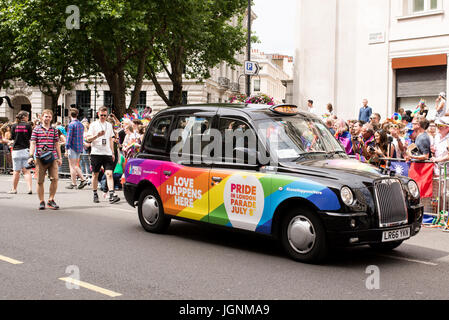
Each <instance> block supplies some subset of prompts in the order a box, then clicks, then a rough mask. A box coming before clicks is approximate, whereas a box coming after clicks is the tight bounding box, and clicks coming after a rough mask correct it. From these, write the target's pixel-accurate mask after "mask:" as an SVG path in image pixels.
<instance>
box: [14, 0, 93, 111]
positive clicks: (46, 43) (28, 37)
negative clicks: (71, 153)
mask: <svg viewBox="0 0 449 320" xmlns="http://www.w3.org/2000/svg"><path fill="white" fill-rule="evenodd" d="M65 8H66V7H65V6H64V3H61V2H56V3H55V2H53V1H50V0H16V1H13V2H12V3H11V6H10V21H11V23H12V24H13V25H14V27H15V28H16V29H17V30H20V33H19V35H18V36H17V38H16V39H15V42H16V45H17V50H18V51H19V52H20V55H21V61H20V63H19V64H18V66H19V69H20V72H21V75H20V77H21V78H22V80H24V81H25V82H26V83H27V84H28V85H30V86H34V87H39V89H40V90H41V92H42V93H43V94H45V95H46V96H49V97H50V98H51V105H52V109H53V112H56V110H57V106H58V99H59V97H60V95H61V92H62V89H63V88H65V89H66V90H71V89H72V88H73V85H74V84H75V83H76V82H78V81H79V80H81V79H83V78H88V77H89V76H90V75H93V74H94V73H95V64H94V61H93V59H92V58H91V55H90V53H89V51H88V50H87V48H86V47H85V46H84V45H83V44H82V43H80V42H78V41H77V39H76V38H75V37H74V34H73V32H72V31H71V30H69V29H68V28H67V24H66V15H65Z"/></svg>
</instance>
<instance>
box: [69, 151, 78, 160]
mask: <svg viewBox="0 0 449 320" xmlns="http://www.w3.org/2000/svg"><path fill="white" fill-rule="evenodd" d="M68 156H69V159H79V158H81V152H75V151H73V150H72V149H69V150H68Z"/></svg>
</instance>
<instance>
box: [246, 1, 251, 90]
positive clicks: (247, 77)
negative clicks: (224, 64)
mask: <svg viewBox="0 0 449 320" xmlns="http://www.w3.org/2000/svg"><path fill="white" fill-rule="evenodd" d="M247 51H248V52H247V55H248V56H247V59H248V61H251V0H248V41H247ZM246 95H247V96H248V97H249V96H250V95H251V76H250V75H247V76H246Z"/></svg>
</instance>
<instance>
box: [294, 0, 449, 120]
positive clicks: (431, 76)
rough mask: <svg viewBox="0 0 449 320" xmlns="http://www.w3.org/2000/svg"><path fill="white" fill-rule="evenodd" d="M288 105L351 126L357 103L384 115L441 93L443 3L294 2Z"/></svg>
mask: <svg viewBox="0 0 449 320" xmlns="http://www.w3.org/2000/svg"><path fill="white" fill-rule="evenodd" d="M297 21H298V24H297V36H296V38H297V50H296V58H295V61H296V67H295V76H294V101H295V103H296V104H298V105H299V106H302V107H303V108H304V109H305V108H306V102H307V100H308V99H312V100H314V102H315V103H314V106H315V107H316V108H317V109H318V111H319V112H322V113H324V111H325V107H326V104H327V103H329V102H330V103H332V104H333V105H334V110H335V111H336V113H337V115H339V116H341V117H343V118H345V119H356V118H357V117H358V111H359V109H360V107H361V104H362V100H363V99H364V98H366V99H368V101H369V105H370V106H371V107H372V108H373V109H374V110H375V112H379V113H380V114H381V116H382V118H385V117H387V116H391V115H392V114H393V113H394V112H395V111H396V110H397V109H398V108H399V107H405V109H406V110H407V109H415V108H416V106H417V104H418V102H419V100H420V99H425V100H426V101H427V105H428V107H430V109H431V111H430V113H429V115H433V114H434V109H435V99H436V98H437V96H438V94H439V92H441V91H445V92H448V91H449V81H448V78H447V77H448V63H447V61H448V55H449V0H363V1H360V0H301V1H300V2H299V4H298V18H297Z"/></svg>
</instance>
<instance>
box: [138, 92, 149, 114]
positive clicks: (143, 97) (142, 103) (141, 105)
mask: <svg viewBox="0 0 449 320" xmlns="http://www.w3.org/2000/svg"><path fill="white" fill-rule="evenodd" d="M146 106H147V92H146V91H140V94H139V102H137V110H139V111H143V109H145V107H146Z"/></svg>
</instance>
